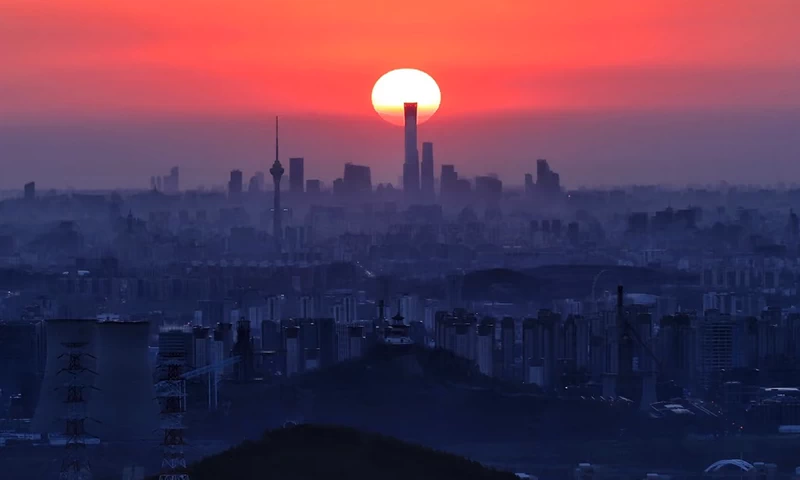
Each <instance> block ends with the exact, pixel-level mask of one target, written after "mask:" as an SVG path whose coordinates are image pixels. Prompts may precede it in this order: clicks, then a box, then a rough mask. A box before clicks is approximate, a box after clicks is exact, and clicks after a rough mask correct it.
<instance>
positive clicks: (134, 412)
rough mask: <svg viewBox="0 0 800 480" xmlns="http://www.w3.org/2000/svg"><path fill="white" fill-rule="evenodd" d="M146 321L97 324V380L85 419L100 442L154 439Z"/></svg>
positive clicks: (155, 409) (154, 412) (155, 403)
mask: <svg viewBox="0 0 800 480" xmlns="http://www.w3.org/2000/svg"><path fill="white" fill-rule="evenodd" d="M148 334H149V324H148V323H147V322H103V323H99V324H98V325H97V349H96V351H97V380H96V382H95V385H96V387H97V391H95V392H94V395H92V398H91V400H90V402H89V417H90V418H92V419H94V420H97V421H98V422H99V423H98V424H97V425H96V426H94V427H93V432H94V434H95V435H97V436H98V437H100V438H101V439H102V440H104V441H106V440H113V441H133V440H146V439H155V438H156V436H157V435H158V433H159V432H158V427H159V406H158V401H157V399H156V394H155V388H154V385H153V383H154V381H153V372H152V371H151V369H150V358H149V351H148V346H147V339H148Z"/></svg>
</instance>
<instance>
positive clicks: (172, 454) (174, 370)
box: [156, 352, 189, 480]
mask: <svg viewBox="0 0 800 480" xmlns="http://www.w3.org/2000/svg"><path fill="white" fill-rule="evenodd" d="M185 369H186V354H185V353H184V352H170V353H165V354H161V353H160V354H159V382H158V383H157V384H156V392H157V395H158V400H159V405H160V406H161V431H162V432H163V440H162V442H161V445H162V448H163V456H162V459H161V474H160V475H159V477H158V478H159V480H189V474H188V473H187V467H186V457H185V456H184V453H183V447H184V446H185V445H186V440H185V439H184V431H185V429H186V427H185V426H184V424H183V416H184V414H185V413H186V380H185V379H184V378H183V374H184V370H185Z"/></svg>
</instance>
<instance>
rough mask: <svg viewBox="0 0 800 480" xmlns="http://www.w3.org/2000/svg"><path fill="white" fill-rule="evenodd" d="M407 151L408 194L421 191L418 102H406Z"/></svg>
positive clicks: (404, 165) (405, 173)
mask: <svg viewBox="0 0 800 480" xmlns="http://www.w3.org/2000/svg"><path fill="white" fill-rule="evenodd" d="M403 112H404V113H405V144H406V145H405V152H406V158H405V162H404V163H403V190H404V191H405V193H406V196H411V195H416V194H417V193H419V152H418V151H417V104H416V103H404V104H403Z"/></svg>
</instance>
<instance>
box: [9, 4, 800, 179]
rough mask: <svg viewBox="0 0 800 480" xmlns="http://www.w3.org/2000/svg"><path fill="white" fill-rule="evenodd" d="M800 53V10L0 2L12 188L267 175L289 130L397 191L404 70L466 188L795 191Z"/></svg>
mask: <svg viewBox="0 0 800 480" xmlns="http://www.w3.org/2000/svg"><path fill="white" fill-rule="evenodd" d="M798 45H800V1H797V0H725V1H715V0H709V1H699V0H663V1H656V0H652V1H651V0H606V1H602V2H598V1H589V0H583V1H568V0H564V1H559V2H553V1H551V0H546V1H545V0H493V1H477V0H461V1H458V2H453V1H441V0H403V1H391V0H384V1H380V2H376V1H374V0H338V1H335V0H280V1H279V0H171V1H166V2H165V1H155V0H140V1H136V2H134V1H130V2H128V1H118V2H117V1H115V2H111V1H108V0H0V166H2V167H3V170H4V174H3V175H2V176H0V188H8V187H19V185H20V184H21V183H22V182H24V181H28V180H30V179H36V180H38V181H39V182H40V183H41V184H43V185H50V186H66V185H68V184H69V185H72V186H75V187H86V186H89V185H93V184H96V183H97V182H102V183H104V184H105V185H106V186H140V185H141V186H146V185H147V183H148V178H149V176H150V175H152V174H156V173H160V172H162V171H163V172H165V171H166V170H167V169H168V168H169V167H170V166H171V165H173V164H179V165H181V167H182V169H183V175H184V178H185V179H186V181H187V182H189V183H206V184H208V183H212V182H213V183H218V184H222V183H224V181H225V178H224V177H225V176H226V174H227V171H228V170H230V169H232V168H241V169H243V170H244V171H245V175H246V176H249V175H250V174H252V172H253V170H255V169H258V168H260V169H266V168H267V165H266V164H267V161H268V160H269V158H263V160H262V157H268V156H269V154H270V152H271V151H272V139H271V137H270V132H271V125H270V124H269V121H268V118H269V117H270V116H271V115H274V114H276V113H280V114H281V115H285V116H287V121H288V123H289V124H290V127H289V128H290V130H286V135H287V137H286V148H285V149H284V151H285V152H286V154H287V155H290V154H291V155H304V156H305V157H306V158H307V162H308V165H309V166H308V167H307V172H308V171H309V170H310V172H309V173H310V174H311V175H314V174H315V173H316V174H318V175H319V176H323V177H324V179H325V180H330V178H329V177H330V176H332V175H335V174H338V173H339V172H340V171H341V164H342V163H343V162H344V161H354V162H360V163H366V164H369V165H370V166H372V167H373V171H374V175H373V176H374V177H375V179H376V180H389V181H396V177H397V176H398V175H399V174H400V170H401V162H402V152H401V149H402V139H401V138H395V137H399V135H401V131H402V130H401V129H398V128H396V127H391V126H389V125H388V124H385V123H384V122H382V121H381V120H380V119H379V117H378V116H377V115H376V114H375V113H374V111H373V110H372V107H371V105H370V92H371V88H372V85H373V84H374V82H375V81H376V80H377V79H378V78H379V77H380V76H381V75H382V74H383V73H385V72H386V71H388V70H390V69H393V68H400V67H415V68H420V69H423V70H425V71H427V72H428V73H430V74H431V75H432V76H433V77H434V78H435V79H436V80H437V81H438V83H439V85H440V87H441V90H442V107H441V109H440V111H439V112H438V113H437V115H436V116H435V117H434V118H433V119H432V120H431V121H430V122H429V123H428V124H426V125H425V128H424V129H423V131H421V133H420V137H422V138H423V139H426V140H427V139H429V140H432V141H434V143H435V144H436V161H437V163H438V164H441V163H456V164H457V165H458V167H459V170H461V171H463V172H464V173H465V174H471V175H474V174H477V173H484V172H487V171H495V172H496V173H500V174H501V176H502V177H503V178H504V180H505V181H507V182H508V183H521V175H522V173H524V172H525V171H530V170H531V169H532V167H531V163H532V162H533V161H534V160H535V159H536V158H537V157H548V158H550V160H551V163H552V164H553V166H554V167H555V168H556V169H559V168H560V170H562V172H563V173H564V174H563V175H562V177H563V178H564V179H565V181H566V183H568V184H570V185H578V184H587V183H615V182H628V181H639V182H651V183H655V182H659V181H671V182H676V183H681V182H684V183H685V182H692V181H701V182H704V181H715V180H722V179H725V180H728V181H732V182H743V181H754V182H774V181H776V179H784V180H786V178H785V176H787V175H789V176H791V175H794V177H795V178H800V156H798V153H800V139H798V138H797V137H798V136H797V135H796V134H795V133H793V132H794V131H796V129H793V128H792V127H793V126H796V125H797V124H798V123H797V121H798V119H799V118H800V48H798ZM262 127H263V134H262ZM633 132H636V135H632V133H633ZM209 143H211V144H213V145H214V146H215V147H213V148H212V147H210V146H209V145H207V144H209ZM759 152H763V156H764V157H765V158H759V157H760V155H759ZM753 155H755V156H756V159H754V158H752V156H753ZM498 156H502V157H503V158H495V157H498ZM497 160H502V162H499V161H497ZM667 161H671V162H677V164H679V165H686V167H687V168H686V170H685V171H677V172H676V171H672V170H671V171H669V172H668V174H667V175H666V177H668V178H666V179H665V178H664V177H665V176H664V175H660V174H657V173H656V172H655V171H653V170H654V169H656V168H658V166H659V165H662V164H663V163H664V162H667ZM708 162H712V163H710V164H708ZM698 163H702V164H703V165H702V166H701V167H700V168H699V170H698V171H697V172H695V173H694V174H691V169H690V168H689V167H691V166H693V165H698ZM495 165H497V166H495ZM642 165H646V166H647V167H648V168H642ZM498 170H499V171H498ZM309 173H307V175H309ZM437 173H438V166H437Z"/></svg>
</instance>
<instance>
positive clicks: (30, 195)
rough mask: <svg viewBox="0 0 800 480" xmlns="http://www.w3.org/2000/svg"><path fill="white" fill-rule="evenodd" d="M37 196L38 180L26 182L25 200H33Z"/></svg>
mask: <svg viewBox="0 0 800 480" xmlns="http://www.w3.org/2000/svg"><path fill="white" fill-rule="evenodd" d="M34 198H36V182H28V183H26V184H25V200H29V201H30V200H33V199H34Z"/></svg>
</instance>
